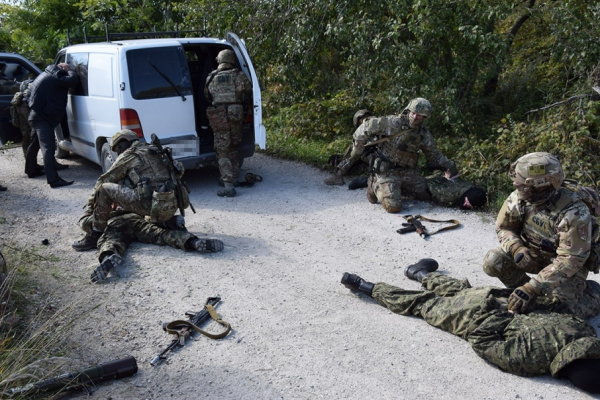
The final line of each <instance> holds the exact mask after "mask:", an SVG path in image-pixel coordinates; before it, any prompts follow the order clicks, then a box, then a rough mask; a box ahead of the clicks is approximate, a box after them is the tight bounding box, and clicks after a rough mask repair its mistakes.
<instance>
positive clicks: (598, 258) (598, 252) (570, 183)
mask: <svg viewBox="0 0 600 400" xmlns="http://www.w3.org/2000/svg"><path fill="white" fill-rule="evenodd" d="M562 186H564V187H566V188H567V189H569V190H570V191H572V192H573V193H576V194H577V195H578V196H579V197H580V198H581V200H582V201H583V202H584V203H585V205H586V206H587V207H588V208H589V210H590V214H591V215H592V249H591V251H590V256H589V257H588V259H587V260H586V262H585V264H584V266H585V267H586V268H587V269H588V271H590V272H593V273H595V274H597V273H598V272H599V271H600V226H599V225H598V218H600V195H599V194H598V192H597V191H596V190H594V189H592V188H591V187H588V186H583V185H581V184H579V182H577V181H575V180H572V179H565V180H564V182H563V184H562Z"/></svg>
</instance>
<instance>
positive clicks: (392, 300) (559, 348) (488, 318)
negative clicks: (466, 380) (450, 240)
mask: <svg viewBox="0 0 600 400" xmlns="http://www.w3.org/2000/svg"><path fill="white" fill-rule="evenodd" d="M423 288H424V289H425V290H404V289H401V288H398V287H395V286H391V285H388V284H385V283H377V284H376V285H375V287H374V289H373V298H374V299H375V300H376V301H377V302H378V303H379V304H381V305H382V306H384V307H387V308H388V309H389V310H391V311H393V312H395V313H397V314H401V315H414V316H417V317H421V318H423V319H424V320H425V321H427V323H429V324H430V325H432V326H435V327H437V328H440V329H443V330H445V331H447V332H450V333H452V334H454V335H457V336H460V337H462V338H463V339H466V340H468V341H469V343H470V344H471V346H472V348H473V350H474V351H475V352H476V353H477V354H478V355H479V356H480V357H482V358H484V359H485V360H487V361H489V362H490V363H492V364H494V365H496V366H498V367H499V368H501V369H503V370H504V371H507V372H510V373H513V374H516V375H520V376H533V375H540V374H544V373H547V372H551V373H552V375H553V376H555V377H556V376H558V375H559V372H560V369H562V367H564V366H566V365H567V364H568V363H570V362H571V361H573V360H575V359H579V358H592V357H593V358H600V339H598V338H597V337H596V332H595V330H594V329H593V328H592V327H591V326H590V325H589V324H587V323H586V322H585V321H584V320H582V319H580V318H578V317H577V316H574V315H572V314H569V313H560V312H552V309H553V308H554V307H555V306H557V303H556V302H554V303H552V302H548V301H546V302H542V303H540V304H539V306H540V307H539V310H537V308H536V310H534V311H532V312H530V313H528V314H511V313H509V312H508V311H506V304H507V297H508V296H509V295H510V293H511V289H501V288H495V287H491V286H488V287H482V288H472V287H471V285H470V284H469V282H468V281H467V280H458V279H454V278H451V277H448V276H445V275H441V274H439V273H430V274H427V275H426V276H425V278H424V279H423ZM557 309H560V305H558V307H557ZM598 311H600V309H599V310H598Z"/></svg>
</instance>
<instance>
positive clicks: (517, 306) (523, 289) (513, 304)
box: [508, 282, 538, 313]
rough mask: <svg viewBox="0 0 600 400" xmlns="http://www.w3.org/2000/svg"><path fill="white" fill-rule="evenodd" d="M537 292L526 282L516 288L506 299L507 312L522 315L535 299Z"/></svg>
mask: <svg viewBox="0 0 600 400" xmlns="http://www.w3.org/2000/svg"><path fill="white" fill-rule="evenodd" d="M537 295H538V291H537V290H536V289H535V288H534V287H533V286H532V285H531V284H530V283H529V282H527V283H526V284H524V285H523V286H519V287H518V288H516V289H515V290H514V291H513V292H512V293H511V294H510V296H509V297H508V311H512V312H515V313H524V312H525V311H526V309H527V306H528V305H529V303H530V302H531V301H532V300H533V299H535V298H536V297H537Z"/></svg>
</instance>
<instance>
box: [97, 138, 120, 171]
mask: <svg viewBox="0 0 600 400" xmlns="http://www.w3.org/2000/svg"><path fill="white" fill-rule="evenodd" d="M116 159H117V153H115V152H114V151H112V150H111V149H110V146H109V145H108V143H104V144H103V145H102V151H101V152H100V162H101V163H102V173H104V172H106V171H108V170H109V169H110V167H111V166H112V165H113V164H114V163H115V160H116Z"/></svg>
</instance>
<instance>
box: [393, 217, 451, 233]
mask: <svg viewBox="0 0 600 400" xmlns="http://www.w3.org/2000/svg"><path fill="white" fill-rule="evenodd" d="M413 218H414V219H420V220H421V221H427V222H439V223H447V224H452V225H449V226H444V227H443V228H440V229H438V230H437V231H433V232H431V233H430V232H429V231H427V235H428V236H431V235H435V234H436V233H438V232H442V231H449V230H451V229H456V228H458V227H459V226H460V222H459V221H458V220H457V219H449V220H445V221H441V220H437V219H430V218H427V217H424V216H422V215H415V216H414V217H413ZM403 229H406V231H405V232H413V231H414V230H416V228H415V229H414V230H408V229H407V228H403ZM403 229H398V230H397V232H398V233H405V232H400V231H401V230H403Z"/></svg>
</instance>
